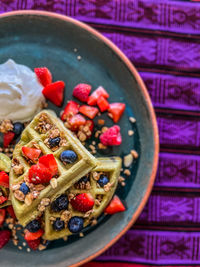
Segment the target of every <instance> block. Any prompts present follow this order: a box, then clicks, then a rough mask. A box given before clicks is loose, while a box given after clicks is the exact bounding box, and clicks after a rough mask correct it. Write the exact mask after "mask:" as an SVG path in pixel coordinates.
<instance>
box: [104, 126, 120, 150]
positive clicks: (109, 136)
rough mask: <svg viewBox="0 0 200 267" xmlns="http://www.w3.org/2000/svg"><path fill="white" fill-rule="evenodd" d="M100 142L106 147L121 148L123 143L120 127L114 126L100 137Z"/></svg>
mask: <svg viewBox="0 0 200 267" xmlns="http://www.w3.org/2000/svg"><path fill="white" fill-rule="evenodd" d="M100 141H101V143H102V144H103V145H104V146H119V145H121V143H122V137H121V133H120V127H119V126H118V125H114V126H113V127H111V128H109V129H108V130H107V131H105V132H104V133H103V134H101V135H100Z"/></svg>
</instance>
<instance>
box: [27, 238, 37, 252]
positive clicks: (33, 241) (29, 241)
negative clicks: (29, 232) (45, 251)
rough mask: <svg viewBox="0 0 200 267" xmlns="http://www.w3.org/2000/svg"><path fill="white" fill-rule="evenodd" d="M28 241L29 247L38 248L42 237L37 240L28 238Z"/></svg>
mask: <svg viewBox="0 0 200 267" xmlns="http://www.w3.org/2000/svg"><path fill="white" fill-rule="evenodd" d="M26 242H27V244H28V246H29V248H31V249H32V250H37V249H38V247H39V245H40V242H41V239H40V238H38V239H35V240H27V241H26Z"/></svg>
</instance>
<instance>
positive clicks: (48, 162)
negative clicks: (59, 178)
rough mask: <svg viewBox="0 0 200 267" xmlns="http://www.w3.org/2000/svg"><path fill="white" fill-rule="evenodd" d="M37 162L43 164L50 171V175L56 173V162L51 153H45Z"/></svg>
mask: <svg viewBox="0 0 200 267" xmlns="http://www.w3.org/2000/svg"><path fill="white" fill-rule="evenodd" d="M39 163H40V164H43V165H44V166H45V167H46V168H47V169H48V170H49V171H50V172H51V175H52V176H54V175H56V174H57V172H58V164H57V162H56V159H55V157H54V155H53V154H47V155H44V156H42V157H41V158H40V159H39Z"/></svg>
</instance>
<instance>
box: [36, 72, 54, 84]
mask: <svg viewBox="0 0 200 267" xmlns="http://www.w3.org/2000/svg"><path fill="white" fill-rule="evenodd" d="M34 71H35V74H36V75H37V78H38V80H39V82H40V83H41V84H42V85H43V86H44V87H45V86H47V85H48V84H50V83H52V75H51V72H50V71H49V69H47V68H46V67H41V68H35V69H34Z"/></svg>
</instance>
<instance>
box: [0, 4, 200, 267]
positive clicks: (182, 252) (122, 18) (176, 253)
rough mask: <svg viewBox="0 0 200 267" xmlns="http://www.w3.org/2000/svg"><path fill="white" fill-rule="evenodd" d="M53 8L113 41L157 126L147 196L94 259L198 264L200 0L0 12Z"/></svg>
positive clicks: (36, 6) (25, 6)
mask: <svg viewBox="0 0 200 267" xmlns="http://www.w3.org/2000/svg"><path fill="white" fill-rule="evenodd" d="M17 9H38V10H48V11H54V12H57V13H61V14H66V15H68V16H71V17H74V18H76V19H79V20H81V21H84V22H86V23H88V24H90V25H92V26H93V27H95V28H96V29H98V30H99V31H100V32H101V33H102V34H104V35H105V36H106V37H108V38H109V39H110V40H112V41H113V42H114V43H115V44H116V45H117V46H118V47H120V48H121V49H122V50H123V52H124V53H125V54H126V55H127V56H128V57H129V59H130V60H131V61H132V62H133V63H134V65H135V66H136V67H137V68H138V70H139V71H140V74H141V76H142V78H143V79H144V82H145V83H146V85H147V88H148V90H149V93H150V96H151V98H152V101H153V104H154V107H155V110H156V113H157V120H158V126H159V131H160V144H161V147H160V151H161V152H160V162H159V168H158V173H157V177H156V182H155V186H154V190H153V192H152V195H151V197H150V199H149V201H148V203H147V205H146V207H145V209H144V211H143V212H142V214H141V215H140V217H139V218H138V221H137V222H136V224H135V225H134V226H133V227H132V229H131V230H129V232H128V233H127V234H126V235H125V236H124V237H122V238H121V240H120V241H118V242H117V243H116V244H115V245H114V246H113V247H112V248H110V249H109V250H108V251H106V252H105V253H104V254H103V255H102V256H100V257H99V258H98V259H97V260H98V261H102V260H103V261H110V260H111V261H124V262H132V263H146V264H148V263H149V264H153V265H154V264H157V265H161V264H183V265H185V264H198V266H200V149H199V148H200V35H199V34H200V4H198V3H191V2H189V1H188V2H181V1H172V0H165V1H163V0H16V1H14V0H0V12H6V11H11V10H17Z"/></svg>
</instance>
